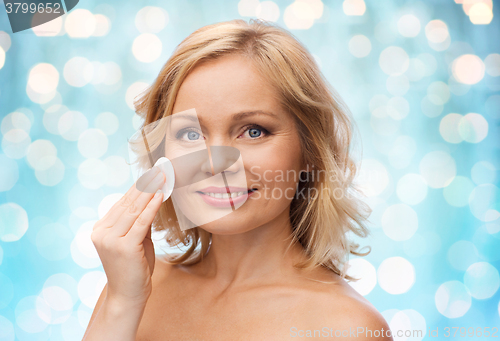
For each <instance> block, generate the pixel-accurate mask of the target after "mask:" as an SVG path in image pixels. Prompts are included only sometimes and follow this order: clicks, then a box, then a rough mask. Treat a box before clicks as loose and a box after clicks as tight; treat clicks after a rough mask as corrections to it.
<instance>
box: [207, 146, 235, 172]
mask: <svg viewBox="0 0 500 341" xmlns="http://www.w3.org/2000/svg"><path fill="white" fill-rule="evenodd" d="M207 148H208V158H207V160H205V161H204V162H203V164H202V166H201V170H202V171H203V172H205V173H206V174H211V175H212V176H213V175H215V174H218V173H220V172H222V171H225V172H233V173H237V172H238V171H239V170H240V167H239V166H238V163H237V162H236V161H237V160H238V159H239V158H240V151H239V150H238V149H237V148H235V147H232V146H224V145H209V144H208V143H207Z"/></svg>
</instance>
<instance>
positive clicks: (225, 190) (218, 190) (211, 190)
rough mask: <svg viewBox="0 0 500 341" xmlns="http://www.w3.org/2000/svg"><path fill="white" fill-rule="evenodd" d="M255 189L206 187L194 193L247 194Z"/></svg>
mask: <svg viewBox="0 0 500 341" xmlns="http://www.w3.org/2000/svg"><path fill="white" fill-rule="evenodd" d="M254 190H255V189H252V188H244V187H235V186H228V187H214V186H210V187H206V188H203V189H200V190H198V191H196V192H202V193H228V192H229V193H236V192H249V191H254Z"/></svg>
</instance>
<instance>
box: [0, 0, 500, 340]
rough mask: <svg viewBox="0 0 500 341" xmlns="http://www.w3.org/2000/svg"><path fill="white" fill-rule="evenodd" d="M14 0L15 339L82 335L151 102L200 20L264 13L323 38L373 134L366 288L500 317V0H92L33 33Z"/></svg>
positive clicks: (0, 326)
mask: <svg viewBox="0 0 500 341" xmlns="http://www.w3.org/2000/svg"><path fill="white" fill-rule="evenodd" d="M457 2H458V3H457ZM462 2H464V3H463V4H462ZM148 6H152V7H148ZM491 7H493V8H492V9H491ZM4 8H5V7H4V5H3V4H1V5H0V120H1V138H2V145H1V150H0V341H6V340H80V339H81V337H82V336H83V332H84V330H85V328H86V326H87V323H88V321H89V318H90V315H91V313H92V310H93V307H94V305H95V302H96V301H97V297H98V295H99V294H100V292H101V290H102V287H103V286H104V283H105V281H106V278H105V275H104V272H103V269H102V266H101V264H100V261H99V258H98V256H97V253H96V252H95V249H94V248H93V245H92V243H91V241H90V233H91V231H92V227H93V224H94V223H95V221H96V220H98V219H99V217H101V216H102V215H103V214H104V212H106V210H107V209H109V207H110V206H111V205H112V204H113V203H114V202H115V201H116V200H118V198H119V197H120V195H121V194H123V193H125V191H126V190H127V189H128V188H129V187H130V186H131V185H132V183H133V179H132V176H131V173H130V170H129V168H128V166H127V164H126V160H128V152H127V138H128V137H130V136H131V135H132V134H133V133H134V131H135V130H136V129H137V128H138V127H139V125H140V123H141V122H140V119H139V118H138V117H137V116H136V115H135V114H134V111H133V109H132V105H131V103H132V100H133V98H134V96H136V95H137V94H138V93H139V92H140V91H141V90H142V89H144V88H145V86H147V85H148V84H151V83H152V82H153V81H154V79H155V77H156V76H157V75H158V72H159V70H160V69H161V67H162V66H163V64H164V63H165V62H166V60H167V59H168V57H169V56H170V55H171V53H172V51H173V50H174V48H175V47H176V46H177V44H179V43H180V42H181V41H182V40H183V39H184V38H185V37H186V36H187V35H189V34H190V33H191V32H193V31H194V30H195V29H197V28H199V27H202V26H204V25H207V24H211V23H215V22H219V21H226V20H230V19H235V18H243V19H245V20H248V19H249V18H250V17H260V18H264V19H267V20H270V21H275V22H276V23H277V24H278V25H280V26H282V27H284V28H286V29H288V30H289V31H290V32H291V33H293V34H294V35H295V36H296V37H297V38H298V39H299V40H300V41H301V42H302V43H303V44H304V45H305V46H306V47H307V48H308V49H309V51H310V52H311V53H312V54H313V55H314V57H315V58H316V60H317V62H318V64H319V66H320V67H321V70H322V72H323V73H324V75H325V76H326V78H327V79H328V81H329V82H330V83H331V84H332V85H333V86H334V87H335V88H336V89H337V90H338V92H339V93H340V95H341V96H342V97H343V99H344V100H345V101H346V103H347V105H348V106H349V108H350V109H351V111H352V113H353V116H354V119H355V121H356V124H357V127H358V128H359V130H358V133H357V135H356V140H357V143H358V147H359V148H355V150H357V151H360V152H362V154H361V153H359V154H358V155H360V156H359V160H358V161H359V162H360V165H361V168H360V175H359V177H358V181H359V183H360V185H361V186H362V187H363V188H364V191H365V194H366V195H367V199H366V200H367V202H368V203H369V204H370V206H371V207H372V208H373V214H372V217H371V225H370V227H371V230H372V234H371V236H370V237H369V238H368V239H365V240H362V241H361V243H362V244H363V245H371V247H372V252H371V254H370V255H368V256H367V257H364V258H362V259H354V260H353V261H352V262H351V265H352V268H351V274H353V275H357V276H358V277H362V279H361V280H360V281H359V282H357V283H355V284H353V286H354V287H355V288H356V289H357V290H358V291H359V292H360V293H362V294H363V295H365V297H366V298H367V299H368V300H369V301H370V302H372V303H373V304H374V305H375V307H376V308H377V309H378V310H379V311H381V312H382V313H383V315H384V317H385V318H386V319H387V320H388V322H389V323H390V325H391V328H393V329H401V330H406V329H423V330H424V331H426V332H427V333H428V330H429V329H432V330H435V329H436V328H439V338H443V337H444V334H443V332H444V330H443V328H445V327H453V326H456V327H465V328H469V327H473V328H479V329H481V328H482V331H483V333H484V328H485V327H490V329H491V327H495V326H496V327H498V326H500V316H499V315H500V290H498V289H499V286H500V277H499V270H500V251H499V250H500V213H499V212H500V199H499V198H500V193H499V188H498V183H499V178H500V174H499V170H500V134H499V133H500V44H499V43H498V42H499V41H500V4H499V3H498V2H494V3H492V2H491V1H486V0H485V1H481V0H477V1H472V0H470V1H467V0H464V1H458V0H457V1H456V2H455V1H452V0H434V1H425V2H424V1H396V0H384V1H371V0H366V1H365V2H363V0H346V1H340V0H339V1H324V2H323V3H322V2H321V1H320V0H297V1H295V2H292V1H282V0H277V1H274V2H273V1H263V2H259V1H258V0H253V1H252V0H242V1H239V2H238V1H229V0H226V1H219V0H214V1H207V0H205V1H194V0H193V1H177V2H166V1H159V0H157V1H148V2H133V1H129V2H123V1H110V0H108V1H94V0H87V1H82V2H80V3H79V4H78V5H77V6H76V8H75V9H73V10H72V11H71V12H70V13H68V14H67V15H65V16H63V17H61V18H58V19H56V20H54V21H53V22H50V23H48V24H46V25H43V26H40V27H38V28H34V29H33V30H28V31H23V32H19V33H16V34H12V30H11V28H10V25H9V22H8V18H7V14H6V12H5V10H4ZM491 15H492V16H493V18H491ZM478 21H480V22H482V24H481V23H478ZM156 239H157V240H156V246H157V247H158V248H157V252H158V253H161V252H163V251H162V250H161V248H162V247H164V245H162V242H161V240H160V239H161V236H156ZM479 329H476V331H477V330H479ZM458 335H459V334H457V336H458ZM498 335H500V333H497V336H498ZM426 336H427V335H426ZM398 339H399V340H403V339H405V338H404V337H403V338H398ZM420 339H422V337H413V338H408V340H420Z"/></svg>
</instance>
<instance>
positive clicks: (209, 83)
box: [86, 54, 391, 340]
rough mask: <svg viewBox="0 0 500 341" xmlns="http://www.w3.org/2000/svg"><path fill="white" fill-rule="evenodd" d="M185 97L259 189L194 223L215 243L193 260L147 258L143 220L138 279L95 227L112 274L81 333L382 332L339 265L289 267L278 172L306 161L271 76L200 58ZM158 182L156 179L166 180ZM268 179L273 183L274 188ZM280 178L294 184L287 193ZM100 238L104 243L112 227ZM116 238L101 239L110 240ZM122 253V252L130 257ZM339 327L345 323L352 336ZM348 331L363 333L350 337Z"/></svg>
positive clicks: (263, 336)
mask: <svg viewBox="0 0 500 341" xmlns="http://www.w3.org/2000/svg"><path fill="white" fill-rule="evenodd" d="M191 108H195V109H196V112H197V115H198V119H199V121H200V125H201V128H202V132H200V135H199V136H200V138H203V139H205V142H206V144H207V146H212V145H213V146H221V145H227V146H233V147H236V148H238V150H240V152H241V155H242V158H243V162H244V165H245V169H228V176H231V174H232V173H231V172H245V174H246V178H247V180H248V188H257V189H258V191H257V192H256V193H253V194H252V195H251V196H250V197H249V198H248V200H247V202H245V203H244V205H243V206H241V207H240V208H239V209H237V210H236V211H234V212H232V213H230V214H229V215H227V216H225V217H223V218H221V219H219V220H216V221H214V222H211V223H208V224H205V225H203V226H202V228H203V229H205V230H207V231H209V232H211V233H212V244H211V247H210V250H209V253H208V255H207V256H206V257H205V258H204V260H203V261H201V262H199V263H197V264H195V265H191V266H182V265H172V264H169V263H168V262H167V261H166V259H165V258H164V257H162V256H159V255H157V256H156V262H154V261H153V262H152V261H151V253H150V250H149V247H150V239H147V236H150V232H148V231H146V232H144V230H145V228H143V229H142V230H141V231H143V232H142V233H143V235H144V236H145V237H146V239H145V240H144V244H143V245H148V247H145V248H144V250H147V251H148V252H147V253H148V254H149V257H147V256H144V255H143V257H142V259H143V262H142V263H140V262H132V265H131V267H133V268H134V269H135V270H134V271H137V273H138V275H136V277H137V278H139V279H138V280H137V282H136V283H134V281H133V280H132V279H127V278H126V277H125V275H124V273H126V274H128V276H132V274H133V272H132V270H130V269H126V267H127V266H126V265H124V264H125V263H123V264H119V265H116V266H113V265H112V262H116V263H119V261H117V260H116V259H112V258H108V259H102V258H103V257H111V253H108V254H106V252H104V251H100V249H99V245H101V246H102V243H101V244H100V243H99V240H100V239H99V238H98V237H95V238H93V240H95V242H94V243H95V244H96V248H97V249H98V252H99V255H100V257H101V259H102V261H103V266H104V269H105V271H106V275H107V277H108V284H107V285H106V287H105V288H104V290H103V293H102V294H101V297H100V298H99V301H98V302H97V305H96V308H95V310H94V313H93V315H92V320H91V323H92V324H89V328H88V330H87V333H88V336H87V338H86V340H104V339H105V338H102V337H101V336H100V335H102V334H100V333H101V332H102V333H105V332H108V333H109V330H110V329H113V328H114V329H120V328H119V327H118V326H119V325H120V324H119V323H118V322H116V321H123V323H127V327H125V328H124V329H126V331H124V330H123V328H122V329H121V330H117V331H116V332H117V333H121V334H120V336H121V338H120V340H289V339H296V338H297V337H300V336H306V334H304V335H302V334H301V333H306V332H307V330H312V331H314V330H319V331H321V332H323V333H326V332H330V333H334V332H335V330H342V331H344V336H343V337H342V338H343V339H351V338H352V339H355V340H364V339H369V340H376V339H377V340H390V339H391V338H390V337H386V338H385V337H378V338H376V337H373V338H370V337H368V338H365V332H366V330H367V329H369V330H372V331H375V330H379V331H380V330H382V329H383V330H384V332H383V335H384V336H385V335H386V333H387V332H386V331H387V329H388V326H387V323H386V322H385V320H384V319H383V318H382V316H381V315H380V314H379V313H378V312H377V310H376V309H375V308H374V307H373V306H372V305H371V304H370V303H369V302H368V301H367V300H366V299H364V298H363V297H362V296H361V295H359V294H358V293H357V292H356V291H355V290H353V289H352V288H351V287H350V286H349V285H348V284H347V283H346V282H345V281H344V280H342V279H341V278H340V277H339V276H338V275H336V274H334V273H333V272H331V271H330V270H327V269H325V268H323V267H317V268H316V269H313V270H304V269H296V268H294V267H293V264H294V263H296V262H298V261H299V260H303V259H305V254H304V252H303V249H302V247H301V246H300V245H297V244H294V246H292V247H290V248H289V249H288V250H286V249H287V247H288V245H289V241H290V237H291V224H290V219H289V210H290V203H291V200H292V198H291V195H280V194H279V193H292V194H293V193H294V190H295V188H296V185H297V180H298V178H297V177H296V178H293V177H291V178H289V179H287V178H286V177H285V178H284V179H283V178H282V177H277V175H278V174H287V171H290V170H293V174H296V175H298V174H299V172H300V171H301V170H302V169H304V170H305V165H304V164H303V163H302V160H301V157H300V155H301V153H300V143H299V135H298V131H297V129H296V127H295V123H294V120H293V118H292V116H291V115H290V114H289V113H287V112H286V111H285V110H283V109H282V108H281V107H280V104H279V101H278V99H277V95H276V93H275V90H274V89H273V88H272V87H271V85H270V84H269V83H268V82H267V81H266V80H265V79H264V78H262V77H261V76H260V75H259V73H258V72H257V70H256V69H255V68H254V66H253V65H252V64H251V62H250V61H249V60H248V59H246V58H245V57H243V56H241V55H236V54H233V55H226V56H223V57H221V58H219V59H217V60H215V61H209V62H205V63H203V64H201V65H198V66H197V67H196V68H195V69H194V70H193V71H191V73H190V74H189V75H188V76H187V78H186V79H185V80H184V82H183V83H182V85H181V88H180V90H179V93H178V95H177V98H176V102H175V105H174V109H173V112H174V113H176V112H181V111H184V110H187V109H191ZM257 110H261V111H265V112H269V113H272V114H274V115H275V117H272V116H269V115H263V114H259V115H248V116H246V117H245V118H242V119H239V120H236V121H235V120H233V116H234V115H235V114H237V113H241V112H250V111H257ZM249 125H253V126H251V127H248V126H249ZM255 125H258V126H260V127H257V126H255ZM262 128H263V129H262ZM250 131H251V133H252V135H250ZM265 171H267V172H266V176H265V177H264V172H265ZM160 182H161V181H160ZM156 185H157V186H158V188H160V187H161V185H162V183H158V184H156ZM150 186H151V187H153V182H151V185H150ZM276 188H279V189H280V190H281V191H278V190H274V191H273V189H276ZM287 188H290V189H291V190H292V191H290V190H289V191H287V192H285V190H286V189H287ZM136 192H138V191H137V190H136V189H135V188H134V186H133V187H132V188H131V190H130V191H129V192H128V193H127V194H126V196H127V195H129V196H134V195H135V196H138V197H139V198H143V197H147V198H150V200H151V197H152V196H153V194H148V193H136ZM145 192H148V191H145ZM149 192H154V190H153V191H149ZM158 201H161V199H152V200H151V202H150V204H149V206H148V207H149V208H147V209H146V211H148V210H149V211H151V212H150V213H149V214H144V217H143V218H141V220H142V221H143V222H146V223H147V222H149V221H152V218H150V217H154V215H153V211H154V209H156V210H158V208H159V203H158ZM124 202H125V204H124V203H123V202H122V205H121V206H120V205H119V204H117V205H115V206H116V207H113V208H112V209H111V210H110V213H108V215H111V216H112V215H113V214H117V213H116V212H115V213H113V211H117V210H118V208H120V207H123V206H125V207H126V206H127V203H129V204H130V203H131V201H130V199H129V200H127V199H124ZM203 205H205V206H203ZM143 206H145V204H144V205H142V206H141V207H143ZM212 209H217V208H214V207H211V206H209V205H207V204H205V203H204V202H203V201H200V210H212ZM125 210H126V208H125ZM154 212H155V213H156V211H154ZM146 216H147V219H146ZM105 218H106V217H105ZM105 218H103V219H105ZM148 219H149V220H148ZM129 221H132V219H129ZM100 224H101V225H106V226H107V225H110V226H109V227H108V229H110V230H109V231H111V230H112V229H114V228H115V227H116V226H117V225H119V227H120V226H121V227H120V228H121V229H122V230H124V229H126V227H123V226H125V225H124V224H123V223H121V225H120V223H116V222H115V223H113V222H111V221H109V219H108V222H107V223H106V224H103V223H102V222H100ZM113 224H114V225H113ZM132 224H133V222H132V223H130V225H132ZM130 231H134V228H132V229H130ZM108 240H110V241H109V244H112V241H111V240H112V238H108ZM136 241H137V239H136ZM96 242H97V243H96ZM112 248H113V247H112V246H108V250H109V249H112ZM101 249H102V250H104V248H102V247H101ZM123 252H125V250H123ZM138 254H139V252H137V253H136V257H139V256H137V255H138ZM128 259H129V262H130V259H131V257H129V258H128ZM147 259H149V261H144V260H147ZM135 264H137V265H135ZM140 264H142V265H144V264H149V267H150V268H152V267H154V272H153V275H152V278H151V279H152V281H151V283H149V282H148V281H147V280H146V279H145V278H144V273H145V271H144V269H142V268H141V265H140ZM155 264H156V266H155ZM120 266H121V267H124V268H120ZM137 269H142V270H137ZM108 271H109V273H108ZM112 276H115V277H112ZM120 276H121V277H120ZM325 282H329V283H325ZM138 283H139V284H138ZM144 283H146V284H144ZM141 284H143V285H142V286H141ZM134 290H135V291H134ZM131 297H133V299H129V300H127V298H131ZM101 307H102V309H101V310H99V309H100V308H101ZM98 312H99V313H98ZM101 312H102V314H101ZM360 328H363V332H362V333H361V329H360ZM345 330H347V331H349V330H350V333H349V335H346V333H347V332H345ZM352 331H356V332H360V334H357V335H356V336H355V335H354V334H353V333H352ZM127 333H128V334H127ZM135 333H136V334H135ZM317 333H318V332H317ZM109 335H112V334H111V333H110V334H109ZM135 335H136V338H135ZM316 335H317V336H318V334H316ZM368 335H369V334H368ZM321 336H322V338H324V337H325V335H321ZM332 336H333V335H332ZM106 340H110V339H109V338H107V339H106Z"/></svg>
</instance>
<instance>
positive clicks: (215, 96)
mask: <svg viewBox="0 0 500 341" xmlns="http://www.w3.org/2000/svg"><path fill="white" fill-rule="evenodd" d="M193 108H194V109H195V110H196V115H197V117H198V121H199V124H200V128H201V131H194V132H193V130H191V131H190V132H186V133H185V134H184V135H183V136H182V138H183V139H184V140H185V141H184V142H185V143H188V142H189V143H198V145H200V143H201V145H203V143H204V144H206V147H207V148H208V147H211V146H230V147H234V148H236V149H237V150H239V152H240V156H241V158H240V161H242V162H236V163H234V164H232V165H231V166H230V167H229V168H227V169H226V170H225V171H224V175H225V178H226V179H224V180H225V181H226V183H229V185H230V186H234V185H235V184H238V185H240V186H241V187H246V188H247V189H256V191H254V192H252V193H250V194H246V193H244V194H243V196H244V197H245V199H246V201H245V200H243V204H241V205H240V206H239V207H238V206H236V207H237V209H235V210H231V207H227V206H226V207H221V206H217V205H216V204H215V205H214V204H213V201H214V200H213V199H214V198H211V197H210V195H209V194H204V192H203V191H200V190H202V189H205V188H206V187H207V184H208V186H210V185H211V184H210V180H211V179H210V178H206V180H203V181H200V182H196V183H193V184H191V185H189V186H185V187H184V188H181V189H179V190H178V191H179V192H178V193H182V196H185V198H187V197H189V200H188V201H186V202H189V205H190V206H191V207H190V208H189V210H191V211H193V212H196V215H197V216H198V217H217V218H218V219H216V220H213V219H207V221H210V222H207V223H204V224H196V225H199V226H200V227H201V228H203V229H205V230H206V231H208V232H211V233H214V234H236V233H243V232H246V231H249V230H252V229H254V228H256V227H259V226H262V225H264V224H266V223H269V222H271V221H273V220H274V219H276V218H277V217H281V219H283V216H284V214H286V219H288V212H289V206H290V202H291V201H292V199H293V196H294V194H295V190H296V186H297V179H298V174H299V172H300V170H301V169H303V165H302V164H301V150H300V140H299V135H298V131H297V129H296V127H295V123H294V120H293V118H292V117H291V115H290V114H288V113H287V112H286V111H284V110H283V109H282V108H281V106H280V104H279V101H278V98H277V94H276V93H275V91H274V90H273V88H272V87H271V85H270V84H269V83H268V82H267V81H266V80H265V79H264V78H262V77H261V76H260V75H259V74H258V72H257V71H256V70H255V68H254V66H253V64H252V63H251V62H250V61H249V60H247V59H246V58H245V57H243V56H241V55H236V54H233V55H227V56H223V57H221V58H219V59H217V60H214V61H208V62H205V63H203V64H200V65H198V66H197V67H196V68H194V69H193V70H192V71H191V72H190V73H189V75H188V76H187V77H186V79H185V80H184V81H183V83H182V85H181V87H180V89H179V92H178V95H177V98H176V101H175V105H174V108H173V113H174V116H175V114H176V113H179V112H183V111H186V110H189V109H193ZM243 112H245V113H248V114H245V115H240V116H237V114H239V113H243ZM265 113H268V114H265ZM186 141H188V142H186ZM184 142H183V143H184ZM166 148H167V150H168V145H167V146H166ZM193 155H194V154H193ZM212 157H214V156H213V155H212ZM204 164H205V165H206V164H208V165H209V166H208V168H207V167H206V166H205V168H204V166H200V167H199V169H194V170H192V171H193V172H199V173H200V174H207V170H208V171H210V163H209V162H208V163H204ZM212 166H213V164H212ZM194 168H197V167H194ZM208 174H210V173H208ZM209 176H210V175H209ZM218 176H219V178H218V180H217V181H216V183H217V184H219V185H220V184H221V185H222V186H224V183H223V182H222V181H220V179H221V174H219V175H218ZM176 177H177V174H176ZM215 178H216V177H213V178H212V180H213V179H215ZM176 181H177V180H176ZM242 181H243V182H242ZM214 184H215V182H214ZM216 186H217V185H216ZM233 195H235V194H233ZM179 197H181V196H177V198H179ZM173 199H174V204H175V202H176V197H175V191H174V195H173ZM215 199H216V198H215ZM227 200H229V199H227ZM233 201H235V202H237V201H238V200H237V199H236V198H233ZM240 202H241V200H240ZM178 204H179V200H178ZM176 209H177V208H176ZM285 210H286V212H284V211H285ZM186 216H188V218H189V215H188V214H186ZM211 220H213V221H211ZM193 221H194V220H193Z"/></svg>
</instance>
